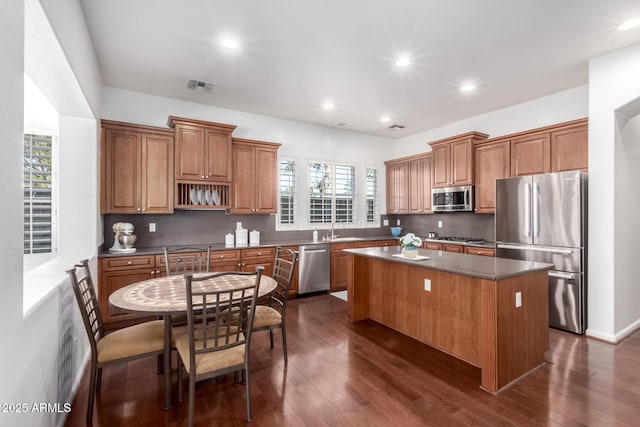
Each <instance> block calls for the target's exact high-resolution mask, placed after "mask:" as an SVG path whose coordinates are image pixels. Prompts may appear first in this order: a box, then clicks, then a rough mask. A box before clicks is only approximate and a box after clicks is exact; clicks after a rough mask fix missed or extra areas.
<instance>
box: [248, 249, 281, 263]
mask: <svg viewBox="0 0 640 427" xmlns="http://www.w3.org/2000/svg"><path fill="white" fill-rule="evenodd" d="M275 256H276V248H256V249H244V250H243V251H242V260H243V261H248V260H251V259H257V258H275Z"/></svg>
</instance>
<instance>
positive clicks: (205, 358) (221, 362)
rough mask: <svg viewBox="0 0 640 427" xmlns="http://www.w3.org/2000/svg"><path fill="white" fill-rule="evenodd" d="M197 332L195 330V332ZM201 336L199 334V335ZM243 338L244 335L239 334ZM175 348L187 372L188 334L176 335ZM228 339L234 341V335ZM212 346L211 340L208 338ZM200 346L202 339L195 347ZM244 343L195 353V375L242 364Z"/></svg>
mask: <svg viewBox="0 0 640 427" xmlns="http://www.w3.org/2000/svg"><path fill="white" fill-rule="evenodd" d="M196 334H197V332H196ZM200 336H201V335H200ZM241 336H242V337H243V339H244V336H243V335H242V334H241ZM175 341H176V349H177V350H178V353H179V354H180V358H181V359H182V360H183V362H184V367H185V369H186V370H187V372H189V369H190V366H189V354H190V351H189V335H188V334H184V335H182V334H181V335H178V336H176V339H175ZM229 341H231V342H235V337H234V336H231V337H229ZM210 342H211V345H212V346H213V340H210ZM201 348H202V341H197V342H196V349H201ZM244 352H245V344H242V345H238V346H236V347H231V348H228V349H225V350H220V351H212V352H210V353H202V354H196V375H200V374H203V373H206V372H211V371H217V370H219V369H224V368H228V367H230V366H235V365H242V364H243V363H244Z"/></svg>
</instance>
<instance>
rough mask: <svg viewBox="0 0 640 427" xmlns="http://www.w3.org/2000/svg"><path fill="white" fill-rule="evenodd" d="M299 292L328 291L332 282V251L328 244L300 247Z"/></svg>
mask: <svg viewBox="0 0 640 427" xmlns="http://www.w3.org/2000/svg"><path fill="white" fill-rule="evenodd" d="M298 251H299V258H298V294H308V293H311V292H319V291H327V290H329V286H330V284H331V274H330V270H331V253H330V250H329V245H328V244H318V245H305V246H300V247H299V248H298Z"/></svg>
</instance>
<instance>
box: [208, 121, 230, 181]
mask: <svg viewBox="0 0 640 427" xmlns="http://www.w3.org/2000/svg"><path fill="white" fill-rule="evenodd" d="M205 132H206V137H205V155H206V157H205V158H206V164H205V168H204V169H205V171H204V178H205V179H207V180H210V181H215V182H230V181H231V136H230V134H229V133H226V132H225V133H220V132H219V131H215V130H213V129H206V130H205Z"/></svg>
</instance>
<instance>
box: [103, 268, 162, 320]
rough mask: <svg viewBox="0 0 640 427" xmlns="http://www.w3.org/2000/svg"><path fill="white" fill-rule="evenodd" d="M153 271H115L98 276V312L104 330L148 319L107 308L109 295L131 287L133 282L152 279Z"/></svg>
mask: <svg viewBox="0 0 640 427" xmlns="http://www.w3.org/2000/svg"><path fill="white" fill-rule="evenodd" d="M154 277H155V271H154V269H153V268H150V269H140V270H117V271H103V272H102V274H101V275H100V285H99V293H100V311H101V313H102V319H103V321H104V324H105V329H111V328H114V327H119V326H123V325H125V324H130V323H136V322H139V321H143V320H147V319H149V316H144V315H140V314H131V313H125V312H122V311H118V310H116V309H114V308H111V307H110V306H109V295H111V294H112V293H113V292H115V291H117V290H118V289H120V288H123V287H125V286H128V285H131V284H132V283H135V282H140V281H143V280H148V279H153V278H154Z"/></svg>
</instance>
